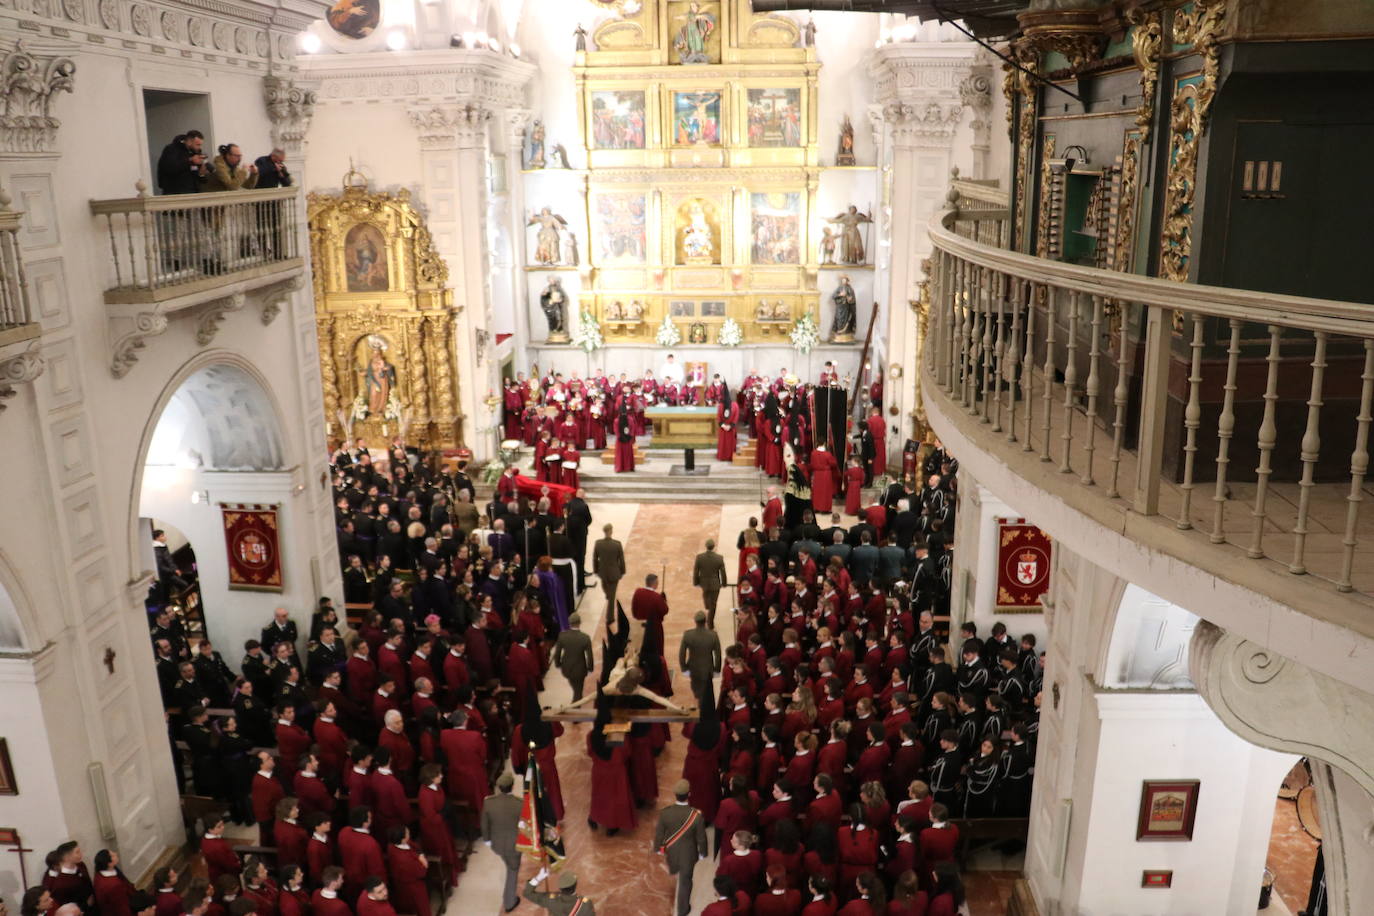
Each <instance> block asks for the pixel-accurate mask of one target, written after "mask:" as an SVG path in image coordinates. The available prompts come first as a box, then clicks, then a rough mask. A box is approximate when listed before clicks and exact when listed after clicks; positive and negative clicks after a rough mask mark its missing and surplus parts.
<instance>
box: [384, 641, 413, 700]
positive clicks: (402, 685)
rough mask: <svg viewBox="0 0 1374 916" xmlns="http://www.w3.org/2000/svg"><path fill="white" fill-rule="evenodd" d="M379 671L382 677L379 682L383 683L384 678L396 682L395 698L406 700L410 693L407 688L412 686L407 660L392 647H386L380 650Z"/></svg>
mask: <svg viewBox="0 0 1374 916" xmlns="http://www.w3.org/2000/svg"><path fill="white" fill-rule="evenodd" d="M377 671H378V672H379V673H380V674H381V677H379V678H378V679H377V680H378V681H381V680H382V678H387V677H389V678H391V679H392V680H394V681H395V682H396V690H395V692H394V694H393V696H395V697H396V699H397V700H402V699H404V698H405V696H406V694H407V693H408V692H409V691H407V689H406V688H407V687H408V686H409V685H410V679H409V678H408V677H407V674H408V671H407V669H406V663H405V660H404V659H402V658H401V655H400V653H399V652H397V651H396V650H395V649H393V648H391V646H385V645H384V646H382V647H381V648H380V649H378V650H377Z"/></svg>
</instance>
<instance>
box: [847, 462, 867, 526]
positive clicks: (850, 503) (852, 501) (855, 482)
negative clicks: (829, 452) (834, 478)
mask: <svg viewBox="0 0 1374 916" xmlns="http://www.w3.org/2000/svg"><path fill="white" fill-rule="evenodd" d="M863 486H864V469H863V468H856V467H850V468H845V471H844V511H845V514H846V515H858V514H859V508H860V500H861V499H862V498H863V493H862V492H861V491H862V490H863Z"/></svg>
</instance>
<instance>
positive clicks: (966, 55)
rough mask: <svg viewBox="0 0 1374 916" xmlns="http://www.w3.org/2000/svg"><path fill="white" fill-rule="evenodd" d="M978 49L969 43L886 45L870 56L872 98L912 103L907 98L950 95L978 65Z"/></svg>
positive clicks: (932, 42) (942, 42) (916, 42)
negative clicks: (873, 84)
mask: <svg viewBox="0 0 1374 916" xmlns="http://www.w3.org/2000/svg"><path fill="white" fill-rule="evenodd" d="M978 52H979V48H978V46H977V45H975V44H973V43H972V42H957V41H912V42H897V43H894V44H886V45H883V46H882V47H879V48H875V49H874V50H873V51H872V52H871V53H870V55H869V59H868V72H869V74H870V75H871V76H872V77H873V80H874V83H875V87H874V98H876V99H877V100H879V101H882V102H887V101H890V100H892V99H901V100H902V101H908V102H909V101H912V99H911V98H909V97H910V96H916V97H921V98H924V97H926V96H930V95H945V94H949V95H953V96H955V97H956V98H957V96H958V93H959V84H960V83H962V82H963V81H964V78H965V77H967V76H968V74H969V71H970V70H971V69H973V67H974V66H975V65H976V64H978V63H979V54H978Z"/></svg>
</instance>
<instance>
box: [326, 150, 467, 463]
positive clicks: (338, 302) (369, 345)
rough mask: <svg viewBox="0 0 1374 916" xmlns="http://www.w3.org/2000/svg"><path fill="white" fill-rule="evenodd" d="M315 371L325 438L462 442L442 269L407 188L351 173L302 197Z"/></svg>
mask: <svg viewBox="0 0 1374 916" xmlns="http://www.w3.org/2000/svg"><path fill="white" fill-rule="evenodd" d="M308 212H309V220H310V255H311V259H312V260H313V262H314V267H315V269H314V283H315V290H314V292H315V322H316V332H317V334H318V338H319V350H320V377H321V383H322V386H323V388H324V404H325V416H326V422H327V424H328V429H329V432H330V435H331V436H348V437H352V438H363V439H366V440H369V442H370V443H371V442H373V441H375V442H381V441H383V440H385V439H387V438H389V437H391V436H394V435H405V436H406V438H407V439H408V440H409V441H410V442H412V443H415V444H417V445H419V446H421V447H422V448H441V449H442V448H455V447H457V446H459V445H461V444H462V443H463V430H462V416H461V413H460V411H459V408H458V374H457V370H456V366H455V359H454V340H453V326H454V318H455V316H456V314H457V310H456V309H455V308H454V306H453V294H452V291H451V290H450V289H449V288H448V286H447V284H448V266H447V265H446V264H445V263H444V260H443V259H442V258H441V257H440V256H439V254H438V253H437V252H436V251H435V249H434V244H433V240H432V239H431V238H430V234H429V230H428V229H427V228H425V222H424V218H423V217H422V216H421V215H420V213H419V212H418V211H417V210H416V209H415V207H414V206H413V205H412V204H411V201H410V192H409V191H406V190H404V189H403V190H401V191H399V192H397V193H395V194H390V193H385V192H372V191H369V190H368V187H367V183H366V182H365V181H364V180H363V178H362V176H361V175H360V174H358V173H357V172H354V171H350V172H349V173H348V175H346V176H345V178H344V185H343V189H342V191H341V193H338V194H320V193H314V194H311V195H310V196H309V199H308Z"/></svg>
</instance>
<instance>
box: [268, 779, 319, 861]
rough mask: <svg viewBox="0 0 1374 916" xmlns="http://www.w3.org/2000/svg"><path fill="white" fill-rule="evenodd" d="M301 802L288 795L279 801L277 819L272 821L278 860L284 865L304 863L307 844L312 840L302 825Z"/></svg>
mask: <svg viewBox="0 0 1374 916" xmlns="http://www.w3.org/2000/svg"><path fill="white" fill-rule="evenodd" d="M300 814H301V808H300V804H299V803H298V802H297V801H296V800H295V799H294V798H292V797H290V796H287V797H286V798H283V799H282V800H281V801H279V802H277V819H276V820H275V821H273V822H272V838H273V840H275V841H276V846H277V862H278V863H279V864H282V865H304V864H305V846H306V843H307V842H308V841H309V840H310V835H309V834H308V833H306V830H305V828H304V827H302V826H301V825H300Z"/></svg>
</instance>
